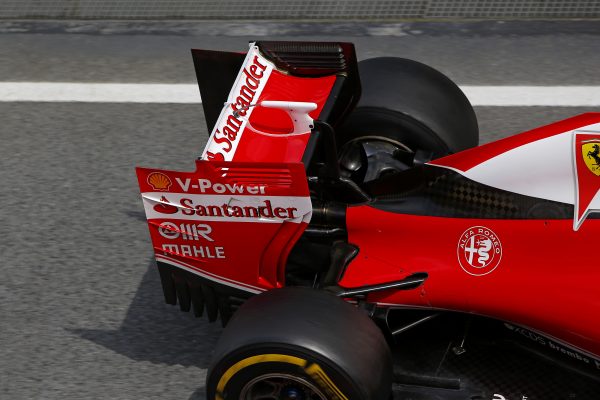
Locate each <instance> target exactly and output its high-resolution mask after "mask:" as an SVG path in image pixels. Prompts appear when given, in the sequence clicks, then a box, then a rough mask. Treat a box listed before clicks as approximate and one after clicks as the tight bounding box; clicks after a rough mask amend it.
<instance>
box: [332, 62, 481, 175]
mask: <svg viewBox="0 0 600 400" xmlns="http://www.w3.org/2000/svg"><path fill="white" fill-rule="evenodd" d="M358 67H359V73H360V79H361V85H362V94H361V98H360V101H359V102H358V104H357V106H356V108H355V109H354V110H353V111H352V112H351V113H350V115H349V116H348V117H347V119H346V121H345V122H344V123H343V124H342V126H341V127H340V128H339V129H338V137H337V143H338V148H339V149H341V151H340V161H341V165H342V167H343V169H345V170H346V171H350V172H349V173H351V174H352V175H353V178H354V179H355V180H356V181H359V182H358V183H361V182H363V181H369V180H373V179H377V178H378V177H379V176H380V175H382V174H385V173H387V172H390V171H396V170H402V169H406V168H408V167H410V166H411V165H412V163H413V160H414V158H415V157H416V158H417V161H419V158H423V160H424V161H427V160H428V159H433V158H437V157H441V156H444V155H447V154H451V153H455V152H458V151H461V150H465V149H468V148H471V147H474V146H477V145H478V143H479V129H478V126H477V118H476V116H475V112H474V110H473V107H472V106H471V104H470V103H469V100H468V99H467V98H466V96H465V95H464V93H463V92H462V91H461V90H460V88H459V87H458V86H457V85H456V84H455V83H454V82H452V81H451V80H450V79H449V78H448V77H446V76H445V75H444V74H442V73H441V72H439V71H437V70H435V69H433V68H431V67H429V66H427V65H425V64H422V63H419V62H417V61H413V60H408V59H403V58H395V57H380V58H372V59H368V60H364V61H361V62H359V64H358ZM368 164H371V165H368ZM367 166H368V167H370V171H367Z"/></svg>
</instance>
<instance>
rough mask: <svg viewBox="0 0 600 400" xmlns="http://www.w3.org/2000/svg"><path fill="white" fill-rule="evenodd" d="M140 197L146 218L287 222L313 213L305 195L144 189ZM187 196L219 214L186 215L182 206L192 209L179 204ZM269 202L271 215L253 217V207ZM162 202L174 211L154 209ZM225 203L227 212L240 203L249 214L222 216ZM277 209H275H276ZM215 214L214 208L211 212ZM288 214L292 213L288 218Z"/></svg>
mask: <svg viewBox="0 0 600 400" xmlns="http://www.w3.org/2000/svg"><path fill="white" fill-rule="evenodd" d="M163 197H164V198H166V199H167V201H168V203H165V202H163V201H161V199H162V198H163ZM142 199H143V202H144V209H145V211H146V218H147V219H157V218H166V219H178V220H179V219H181V220H189V221H199V222H202V221H212V222H252V223H282V222H283V221H287V222H294V223H300V222H308V221H310V217H311V215H312V203H311V201H310V197H308V196H305V197H302V196H244V195H203V194H184V193H164V192H145V193H142ZM182 199H188V200H189V201H187V202H186V204H189V206H191V207H194V208H195V207H196V206H202V207H205V208H206V207H210V206H215V207H217V208H218V209H219V211H217V212H218V213H219V214H221V216H218V215H213V216H200V215H196V214H192V215H185V214H183V212H182V210H186V211H188V212H191V211H192V210H191V209H189V208H185V207H184V206H182V203H181V200H182ZM267 201H268V202H269V203H270V207H271V210H272V212H273V215H274V217H272V218H266V217H263V216H261V217H256V212H255V211H256V210H257V209H258V208H264V207H265V206H266V205H267V203H266V202H267ZM160 203H162V204H165V205H169V206H174V207H177V208H178V209H179V210H178V211H177V212H176V213H173V214H165V213H161V212H157V211H156V210H155V209H154V207H155V206H156V205H158V204H160ZM224 205H228V206H229V207H228V210H229V212H230V213H234V211H233V209H232V207H241V208H242V210H243V211H244V215H251V216H242V217H234V216H229V217H228V216H225V215H223V214H224V213H223V212H222V208H223V206H224ZM245 207H250V208H251V209H252V210H248V211H246V209H245ZM276 209H277V210H276ZM277 213H281V214H280V216H282V217H283V218H280V217H278V216H276V214H277ZM213 214H214V212H213ZM290 216H293V217H292V218H290Z"/></svg>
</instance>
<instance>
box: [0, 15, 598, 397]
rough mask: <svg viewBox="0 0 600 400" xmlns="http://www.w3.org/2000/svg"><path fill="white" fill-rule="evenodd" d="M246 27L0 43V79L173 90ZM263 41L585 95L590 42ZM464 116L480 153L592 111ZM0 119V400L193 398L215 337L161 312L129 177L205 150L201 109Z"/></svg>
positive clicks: (25, 108)
mask: <svg viewBox="0 0 600 400" xmlns="http://www.w3.org/2000/svg"><path fill="white" fill-rule="evenodd" d="M253 29H254V30H253V31H252V33H253V34H252V35H248V36H246V33H248V32H249V31H243V30H240V31H239V34H240V36H239V37H236V36H212V35H208V34H194V35H181V36H176V35H165V34H164V32H163V33H161V34H153V35H82V34H71V35H65V34H60V33H53V34H12V33H7V32H6V31H4V33H2V35H0V59H1V60H2V63H0V75H1V80H3V81H54V82H61V81H69V82H154V83H189V82H194V81H195V77H194V71H193V64H192V60H191V57H190V55H189V48H190V47H198V48H211V49H226V50H239V51H243V50H244V49H245V47H246V42H247V41H248V40H249V39H251V38H257V37H259V36H258V34H260V33H261V30H260V27H259V26H255V27H254V28H253ZM597 32H600V29H599V30H597ZM283 33H284V34H285V33H286V32H283ZM383 33H384V34H385V32H383ZM391 34H394V32H391ZM275 38H277V39H282V40H285V39H295V40H298V39H302V38H306V39H310V40H319V39H330V40H349V41H353V42H355V43H356V45H357V50H358V54H359V56H360V58H367V57H373V56H380V55H397V56H403V57H407V58H413V59H416V60H419V61H423V62H426V63H428V64H430V65H432V66H434V67H437V68H438V69H440V70H442V71H443V72H445V73H446V74H448V75H449V76H450V77H451V78H453V79H454V80H456V81H457V82H458V83H459V84H468V85H551V86H555V85H563V84H565V85H598V84H600V74H598V65H600V52H598V51H594V50H593V49H594V48H595V49H596V50H597V49H598V44H597V43H598V36H597V35H594V34H591V33H589V32H588V31H586V32H584V33H578V32H577V31H569V32H567V33H565V32H563V33H552V32H546V33H544V34H539V33H537V32H535V31H531V32H527V31H526V30H525V31H524V30H519V31H518V33H515V34H511V33H510V32H508V33H507V32H503V33H500V34H481V33H478V32H477V31H474V32H472V33H471V34H468V35H465V34H462V35H457V34H452V33H448V32H447V31H444V32H442V33H441V34H439V33H438V32H436V33H435V34H428V32H427V31H424V32H421V33H413V34H407V35H399V36H385V35H383V36H357V37H349V36H344V37H336V36H330V35H328V36H318V35H310V36H306V37H299V36H294V37H286V36H285V35H283V36H281V35H279V36H276V37H275ZM476 111H477V114H478V117H479V121H480V129H481V132H482V142H488V141H491V140H494V139H498V138H500V137H504V136H508V135H511V134H514V133H518V132H519V131H522V130H525V129H529V128H533V127H536V126H538V125H541V124H545V123H549V122H552V121H555V120H558V119H561V118H565V117H568V116H571V115H575V114H577V113H581V112H585V111H598V109H596V110H592V109H591V108H589V107H586V108H577V107H477V109H476ZM0 116H1V125H0V143H1V144H0V166H1V171H2V173H1V174H0V188H1V190H0V206H1V207H2V210H1V211H0V216H1V219H0V220H1V221H2V225H3V230H4V234H3V235H2V240H1V241H0V255H1V260H2V265H1V266H0V271H1V272H2V279H1V280H0V315H1V317H0V318H1V320H0V398H6V399H32V398H40V399H42V398H43V399H81V398H113V399H138V398H139V399H142V398H146V399H148V398H157V399H159V398H160V399H188V398H190V399H204V388H203V384H204V375H205V372H206V368H207V367H208V364H209V361H210V352H211V349H212V348H213V347H214V344H215V343H216V340H217V339H218V335H219V332H220V330H221V328H220V327H219V325H218V324H209V323H207V322H206V321H205V320H204V319H195V318H193V316H192V315H191V314H189V313H181V312H179V311H178V309H177V308H175V307H171V306H167V305H165V304H164V303H163V298H162V292H161V288H160V283H159V279H158V275H157V272H156V269H155V265H154V262H153V261H152V251H151V246H150V239H149V236H148V231H147V227H146V224H145V219H144V215H143V209H142V206H141V200H140V197H139V194H138V191H137V182H136V178H135V174H134V167H135V166H136V165H143V166H155V167H160V168H172V169H182V170H186V169H188V170H189V169H190V168H192V165H193V160H194V158H195V157H197V156H198V155H199V154H200V152H201V150H202V148H203V144H204V142H205V141H206V139H207V132H206V126H205V122H204V117H203V113H202V110H201V106H200V105H196V104H181V105H173V104H118V103H102V104H100V103H97V104H95V103H52V102H44V103H41V102H38V103H35V102H24V103H1V102H0Z"/></svg>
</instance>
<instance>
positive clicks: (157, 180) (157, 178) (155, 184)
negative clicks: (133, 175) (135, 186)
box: [146, 172, 173, 192]
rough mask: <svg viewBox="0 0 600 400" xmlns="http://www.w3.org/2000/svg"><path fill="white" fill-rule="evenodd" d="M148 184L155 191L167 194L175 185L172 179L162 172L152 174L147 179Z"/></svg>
mask: <svg viewBox="0 0 600 400" xmlns="http://www.w3.org/2000/svg"><path fill="white" fill-rule="evenodd" d="M146 182H148V184H149V185H150V186H152V188H153V189H154V190H158V191H161V192H166V191H167V190H169V188H170V187H171V185H172V184H173V183H172V182H171V179H170V178H169V177H168V176H166V175H165V174H163V173H162V172H152V173H151V174H150V175H148V177H147V178H146Z"/></svg>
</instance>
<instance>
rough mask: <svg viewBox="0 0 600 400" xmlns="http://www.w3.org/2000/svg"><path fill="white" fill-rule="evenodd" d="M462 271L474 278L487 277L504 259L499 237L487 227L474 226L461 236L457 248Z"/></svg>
mask: <svg viewBox="0 0 600 400" xmlns="http://www.w3.org/2000/svg"><path fill="white" fill-rule="evenodd" d="M457 255H458V262H459V264H460V266H461V267H462V269H463V270H464V271H465V272H466V273H468V274H470V275H474V276H482V275H487V274H489V273H490V272H492V271H493V270H495V269H496V268H497V267H498V265H499V264H500V260H501V259H502V244H501V243H500V239H499V238H498V235H496V233H494V231H492V230H491V229H490V228H486V227H485V226H473V227H471V228H469V229H467V230H466V231H464V232H463V234H462V235H461V236H460V238H459V240H458V247H457Z"/></svg>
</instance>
